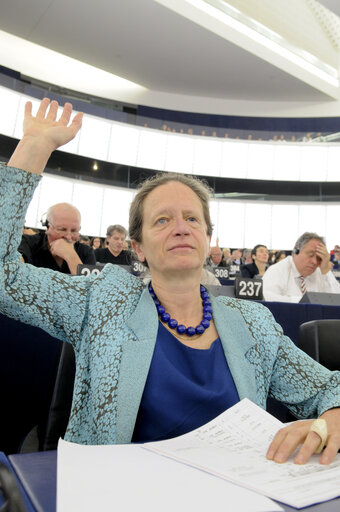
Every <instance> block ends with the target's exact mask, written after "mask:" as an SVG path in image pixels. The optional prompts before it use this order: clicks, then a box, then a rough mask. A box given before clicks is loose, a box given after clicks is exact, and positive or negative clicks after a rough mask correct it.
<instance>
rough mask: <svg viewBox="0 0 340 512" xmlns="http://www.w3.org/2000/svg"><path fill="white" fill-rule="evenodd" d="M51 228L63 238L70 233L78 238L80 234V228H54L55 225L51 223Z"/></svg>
mask: <svg viewBox="0 0 340 512" xmlns="http://www.w3.org/2000/svg"><path fill="white" fill-rule="evenodd" d="M49 226H51V227H52V228H53V229H54V231H55V232H56V233H58V235H63V236H64V235H67V234H68V233H70V234H71V236H78V235H79V232H80V226H79V228H78V229H67V228H56V227H55V226H53V224H51V222H50V223H49Z"/></svg>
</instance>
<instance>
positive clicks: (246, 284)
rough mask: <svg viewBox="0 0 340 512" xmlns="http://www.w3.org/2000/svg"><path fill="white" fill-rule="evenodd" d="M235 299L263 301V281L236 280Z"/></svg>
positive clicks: (247, 278)
mask: <svg viewBox="0 0 340 512" xmlns="http://www.w3.org/2000/svg"><path fill="white" fill-rule="evenodd" d="M235 297H237V298H238V299H252V300H263V282H262V279H256V278H255V279H250V278H249V277H236V278H235Z"/></svg>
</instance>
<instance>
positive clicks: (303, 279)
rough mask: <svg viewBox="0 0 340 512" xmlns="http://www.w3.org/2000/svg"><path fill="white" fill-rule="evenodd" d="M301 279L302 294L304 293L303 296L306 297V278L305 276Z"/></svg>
mask: <svg viewBox="0 0 340 512" xmlns="http://www.w3.org/2000/svg"><path fill="white" fill-rule="evenodd" d="M300 279H301V292H302V295H304V294H305V293H306V283H305V278H304V277H303V276H300Z"/></svg>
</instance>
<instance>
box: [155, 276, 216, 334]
mask: <svg viewBox="0 0 340 512" xmlns="http://www.w3.org/2000/svg"><path fill="white" fill-rule="evenodd" d="M148 288H149V292H150V295H151V297H152V298H153V301H154V303H155V305H156V308H157V311H158V316H159V318H160V319H161V320H162V322H164V323H166V324H168V326H169V327H170V329H176V331H177V332H178V334H186V335H187V336H194V335H195V334H198V335H201V334H203V333H204V331H205V330H206V329H208V327H209V325H210V320H211V319H212V307H211V302H210V298H209V293H208V292H207V290H206V289H205V288H204V286H202V285H201V286H200V293H201V299H202V306H203V317H202V320H201V323H200V324H199V325H197V326H196V327H185V325H183V324H180V325H178V322H177V320H175V319H174V318H171V317H170V315H169V313H167V312H166V311H165V307H164V306H162V304H161V303H160V301H159V300H158V298H157V295H156V294H155V292H154V290H153V288H152V284H151V283H149V287H148Z"/></svg>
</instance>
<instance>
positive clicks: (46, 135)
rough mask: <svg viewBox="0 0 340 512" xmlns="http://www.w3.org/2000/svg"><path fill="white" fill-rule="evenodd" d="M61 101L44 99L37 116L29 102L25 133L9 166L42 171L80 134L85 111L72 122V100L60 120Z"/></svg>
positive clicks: (25, 119)
mask: <svg viewBox="0 0 340 512" xmlns="http://www.w3.org/2000/svg"><path fill="white" fill-rule="evenodd" d="M57 113H58V102H57V101H52V102H50V100H49V99H48V98H44V99H43V100H42V101H41V103H40V106H39V109H38V112H37V115H36V116H33V115H32V103H31V102H30V101H28V102H27V103H26V105H25V117H24V126H23V129H24V135H23V138H22V139H21V141H20V142H19V144H18V145H17V147H16V149H15V151H14V153H13V155H12V156H11V158H10V160H9V162H8V166H10V167H17V168H19V169H22V170H24V171H28V172H32V173H36V174H41V173H42V172H43V170H44V168H45V166H46V164H47V162H48V159H49V157H50V156H51V153H52V152H53V151H54V150H55V149H57V148H59V147H60V146H62V145H63V144H67V142H69V141H70V140H72V139H73V138H74V137H75V136H76V134H77V133H78V131H79V129H80V127H81V123H82V117H83V114H82V113H81V112H79V113H78V114H76V115H75V116H74V118H73V120H72V122H71V123H70V119H71V114H72V105H71V103H65V106H64V108H63V112H62V114H61V116H60V117H59V119H57Z"/></svg>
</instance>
